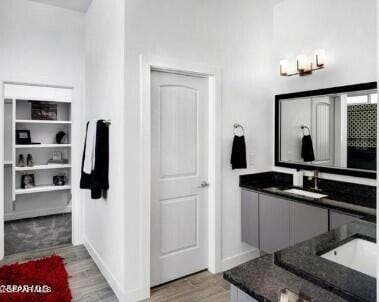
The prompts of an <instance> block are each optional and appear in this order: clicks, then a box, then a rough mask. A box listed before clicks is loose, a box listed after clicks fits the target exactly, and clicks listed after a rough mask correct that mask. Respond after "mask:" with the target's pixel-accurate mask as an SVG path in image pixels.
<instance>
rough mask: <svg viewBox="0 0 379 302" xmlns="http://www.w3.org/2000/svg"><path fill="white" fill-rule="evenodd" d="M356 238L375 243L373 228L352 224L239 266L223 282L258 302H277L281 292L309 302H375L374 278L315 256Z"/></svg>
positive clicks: (229, 272)
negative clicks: (298, 294) (308, 298)
mask: <svg viewBox="0 0 379 302" xmlns="http://www.w3.org/2000/svg"><path fill="white" fill-rule="evenodd" d="M357 236H358V237H362V238H365V239H368V240H372V241H375V238H376V225H375V224H374V223H370V222H366V221H361V220H357V221H354V222H352V223H349V224H348V225H344V226H341V227H339V228H337V229H334V230H332V231H330V232H328V233H325V234H322V235H320V236H317V237H315V238H312V239H310V240H307V241H305V242H302V243H299V244H297V245H294V246H292V247H290V248H287V249H284V250H282V251H280V252H277V253H275V255H271V254H269V255H265V256H263V257H261V258H258V259H255V260H252V261H250V262H247V263H245V264H242V265H240V266H238V267H236V268H233V269H231V270H229V271H227V272H225V273H224V278H225V279H226V280H228V281H229V282H231V283H232V284H233V285H235V286H236V287H238V288H239V289H241V290H242V291H244V292H246V293H247V294H248V295H250V296H251V297H253V298H254V299H256V300H257V301H259V302H261V301H264V302H270V301H271V302H277V301H278V296H279V293H280V290H282V289H284V288H289V289H291V290H293V291H295V292H298V293H300V292H301V293H304V294H306V295H307V296H309V297H310V298H312V302H315V301H317V302H328V301H336V302H337V301H354V302H356V301H359V302H363V301H364V302H376V279H375V278H373V277H370V276H368V275H365V274H363V273H360V272H358V271H355V270H352V269H350V268H348V267H345V266H342V265H340V264H337V263H334V262H332V261H329V260H327V259H324V258H321V257H320V256H319V255H320V254H323V253H325V252H327V251H329V250H331V249H333V248H335V247H337V246H339V245H341V244H344V243H346V242H347V241H349V240H351V239H353V238H356V237H357Z"/></svg>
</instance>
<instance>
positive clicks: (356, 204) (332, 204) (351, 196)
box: [240, 172, 376, 220]
mask: <svg viewBox="0 0 379 302" xmlns="http://www.w3.org/2000/svg"><path fill="white" fill-rule="evenodd" d="M311 183H312V182H310V181H308V180H307V178H306V177H304V188H298V189H301V190H306V191H310V192H314V191H313V190H312V189H311V188H310V186H311ZM319 186H320V188H321V189H322V190H321V191H320V192H319V191H317V192H316V193H321V194H324V195H327V197H325V198H311V197H306V196H301V195H297V194H291V193H288V192H285V191H284V190H287V189H291V188H296V187H294V186H293V176H292V174H288V173H280V172H264V173H257V174H250V175H242V176H240V187H241V188H245V189H249V190H254V191H258V192H262V193H266V194H270V195H275V196H279V197H282V198H288V199H291V200H295V201H299V202H302V203H308V204H314V205H317V206H320V207H324V208H328V209H335V210H338V211H343V212H346V213H348V214H353V215H357V216H368V217H369V219H371V220H372V219H374V217H375V216H376V187H375V186H368V185H361V184H353V183H348V182H341V181H333V180H327V179H320V181H319Z"/></svg>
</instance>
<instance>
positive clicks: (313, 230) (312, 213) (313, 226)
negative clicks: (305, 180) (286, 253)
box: [290, 201, 328, 245]
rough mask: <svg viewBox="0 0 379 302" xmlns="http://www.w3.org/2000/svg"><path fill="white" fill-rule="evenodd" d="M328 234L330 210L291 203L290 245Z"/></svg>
mask: <svg viewBox="0 0 379 302" xmlns="http://www.w3.org/2000/svg"><path fill="white" fill-rule="evenodd" d="M326 232H328V210H327V209H322V208H318V207H314V206H309V205H305V204H302V203H298V202H295V201H292V202H290V245H294V244H297V243H299V242H302V241H305V240H307V239H309V238H313V237H315V236H317V235H320V234H322V233H326Z"/></svg>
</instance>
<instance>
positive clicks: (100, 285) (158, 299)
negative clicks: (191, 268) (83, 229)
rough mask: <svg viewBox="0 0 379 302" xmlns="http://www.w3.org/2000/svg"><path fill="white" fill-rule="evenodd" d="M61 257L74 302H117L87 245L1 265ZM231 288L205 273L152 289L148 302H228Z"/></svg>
mask: <svg viewBox="0 0 379 302" xmlns="http://www.w3.org/2000/svg"><path fill="white" fill-rule="evenodd" d="M53 254H56V255H60V256H61V257H62V258H63V259H64V262H65V267H66V270H67V273H68V274H69V284H70V289H71V292H72V295H73V301H74V302H97V301H101V302H117V301H118V300H117V297H116V296H115V294H114V292H113V291H112V289H111V288H110V287H109V285H108V283H107V281H106V280H105V278H104V277H103V275H102V274H101V272H100V271H99V269H98V268H97V266H96V264H95V263H94V262H93V260H92V259H91V257H90V255H89V254H88V252H87V250H86V248H85V247H84V246H82V245H81V246H72V245H70V244H64V245H60V246H55V247H50V248H42V249H38V250H34V251H29V252H23V253H19V254H14V255H9V256H6V257H5V258H4V260H2V261H0V266H3V265H5V264H11V263H15V262H25V261H29V260H34V259H39V258H41V257H48V256H51V255H53ZM229 295H230V285H229V283H228V282H226V281H225V280H224V279H223V277H222V274H217V275H213V274H211V273H209V272H208V271H203V272H200V273H198V274H194V275H191V276H188V277H185V278H183V279H179V280H176V281H174V282H171V283H167V284H165V285H163V286H160V287H156V288H153V289H152V290H151V298H150V299H148V300H145V302H147V301H150V302H174V301H175V302H229V301H230V298H229Z"/></svg>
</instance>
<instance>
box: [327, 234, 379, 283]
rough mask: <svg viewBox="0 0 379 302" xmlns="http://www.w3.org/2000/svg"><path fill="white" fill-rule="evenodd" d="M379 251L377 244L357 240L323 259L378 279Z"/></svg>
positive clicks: (342, 246)
mask: <svg viewBox="0 0 379 302" xmlns="http://www.w3.org/2000/svg"><path fill="white" fill-rule="evenodd" d="M377 250H378V249H377V246H376V244H375V243H373V242H370V241H367V240H363V239H359V238H357V239H354V240H351V241H349V242H347V243H345V244H343V245H341V246H339V247H337V248H335V249H334V250H331V251H330V252H327V253H325V254H323V255H321V257H322V258H325V259H328V260H330V261H333V262H335V263H338V264H341V265H343V266H346V267H349V268H351V269H353V270H356V271H359V272H361V273H364V274H366V275H369V276H371V277H374V278H376V262H377Z"/></svg>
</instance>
